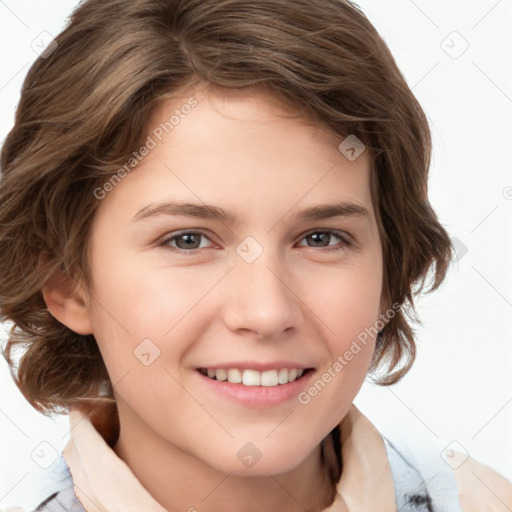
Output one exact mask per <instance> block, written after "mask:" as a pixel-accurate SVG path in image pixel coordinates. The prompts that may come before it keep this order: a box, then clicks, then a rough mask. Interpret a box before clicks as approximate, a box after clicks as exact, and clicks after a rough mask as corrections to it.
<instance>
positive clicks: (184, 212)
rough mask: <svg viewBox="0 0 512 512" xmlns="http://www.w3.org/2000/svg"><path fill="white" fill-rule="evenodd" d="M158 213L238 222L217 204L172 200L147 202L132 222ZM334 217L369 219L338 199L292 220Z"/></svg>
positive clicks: (354, 205)
mask: <svg viewBox="0 0 512 512" xmlns="http://www.w3.org/2000/svg"><path fill="white" fill-rule="evenodd" d="M158 215H173V216H181V217H192V218H198V219H212V220H220V221H222V222H224V223H226V224H236V223H238V222H239V218H238V216H237V215H236V213H234V212H232V211H230V210H224V209H222V208H219V207H218V206H214V205H210V204H196V203H186V202H174V201H171V202H165V203H152V204H149V205H147V206H145V207H144V208H142V209H141V210H140V211H138V212H137V213H136V214H135V215H134V216H133V218H132V222H137V221H140V220H143V219H147V218H149V217H155V216H158ZM334 217H356V218H357V217H359V218H362V219H364V220H366V221H370V212H369V211H368V210H367V209H366V208H365V207H364V206H362V205H360V204H357V203H352V202H346V201H339V202H336V203H332V204H322V205H317V206H312V207H310V208H306V209H304V210H301V211H299V212H297V213H296V214H294V215H293V220H306V221H314V220H325V219H330V218H334Z"/></svg>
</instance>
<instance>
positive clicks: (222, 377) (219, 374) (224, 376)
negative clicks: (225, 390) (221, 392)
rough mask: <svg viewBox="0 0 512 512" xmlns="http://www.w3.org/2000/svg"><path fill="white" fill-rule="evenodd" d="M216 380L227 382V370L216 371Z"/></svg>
mask: <svg viewBox="0 0 512 512" xmlns="http://www.w3.org/2000/svg"><path fill="white" fill-rule="evenodd" d="M215 378H216V379H217V380H220V381H224V380H227V378H228V375H227V373H226V370H215Z"/></svg>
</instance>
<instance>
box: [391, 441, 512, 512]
mask: <svg viewBox="0 0 512 512" xmlns="http://www.w3.org/2000/svg"><path fill="white" fill-rule="evenodd" d="M383 438H384V442H385V445H386V449H387V452H388V458H389V462H390V466H391V469H392V473H393V478H394V482H395V487H396V488H395V491H396V496H397V500H398V502H400V499H403V500H405V501H404V503H406V499H407V498H408V497H410V496H411V492H410V490H411V489H413V491H414V494H413V496H414V497H416V496H419V497H422V499H424V500H425V502H426V503H427V502H428V503H429V504H431V505H432V506H433V507H432V509H433V510H450V511H459V512H488V511H493V512H510V510H512V484H511V483H510V482H509V481H508V480H507V479H506V478H505V477H503V476H502V475H500V474H499V473H498V472H496V471H495V470H493V469H491V468H489V467H488V466H485V465H484V464H481V463H480V462H478V461H476V460H475V459H473V458H471V457H469V456H468V455H467V454H465V453H461V452H457V451H452V450H450V453H449V454H447V453H445V451H444V450H441V449H437V448H438V447H437V446H434V445H423V444H422V443H407V442H405V441H404V440H403V439H402V440H396V439H395V440H394V441H393V442H391V441H389V439H388V438H386V437H383ZM413 481H415V482H416V483H415V484H414V485H413V484H412V482H413ZM427 510H428V508H427Z"/></svg>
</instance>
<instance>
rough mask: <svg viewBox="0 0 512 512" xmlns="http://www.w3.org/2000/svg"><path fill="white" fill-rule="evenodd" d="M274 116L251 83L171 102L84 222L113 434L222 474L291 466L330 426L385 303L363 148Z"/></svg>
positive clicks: (365, 360) (277, 112)
mask: <svg viewBox="0 0 512 512" xmlns="http://www.w3.org/2000/svg"><path fill="white" fill-rule="evenodd" d="M191 98H193V99H191ZM187 104H188V105H189V106H190V108H188V107H185V105H187ZM176 111H178V112H176ZM173 114H175V115H174V119H173V120H171V121H170V123H171V124H172V128H170V126H171V124H169V120H170V119H171V116H173ZM286 114H287V111H286V110H282V108H281V107H279V106H278V105H277V104H276V103H275V101H271V100H270V99H269V98H266V97H265V96H263V95H257V94H255V93H251V94H247V93H246V94H242V93H241V92H236V93H235V92H230V93H222V92H214V91H209V92H206V91H201V90H198V89H196V90H192V89H191V90H190V91H189V94H185V95H183V97H182V98H178V99H176V98H174V99H173V100H166V101H165V102H163V103H162V104H161V105H160V106H159V107H158V108H157V109H156V110H155V111H154V113H153V115H152V118H151V119H150V121H149V123H148V127H147V134H146V135H147V136H149V137H151V140H152V141H153V142H151V141H150V139H146V141H145V142H146V144H147V147H148V151H147V152H146V151H144V150H140V151H139V156H140V157H141V158H140V159H141V161H140V162H138V164H137V165H136V166H135V167H134V168H133V169H131V170H130V172H127V173H126V176H125V177H124V178H123V179H122V180H121V181H120V182H119V183H116V184H115V186H111V187H105V189H107V188H108V189H111V190H110V191H109V192H108V193H107V194H105V197H104V198H103V199H101V204H100V207H99V210H98V212H97V214H96V217H95V219H94V222H93V226H92V231H91V239H90V254H89V256H90V261H91V271H92V276H93V289H92V297H93V298H94V300H91V301H90V303H89V306H88V308H89V315H90V322H91V325H92V328H93V334H94V336H95V338H96V340H97V342H98V345H99V347H100V350H101V353H102V356H103V358H104V360H105V364H106V366H107V369H108V371H109V375H110V377H111V380H112V382H113V384H114V386H115V394H116V399H117V401H118V405H119V411H120V419H121V428H122V429H123V425H125V426H126V425H128V423H129V422H131V423H133V424H135V423H136V424H138V425H139V427H140V431H144V432H145V435H147V436H149V437H151V436H153V437H154V438H158V439H159V440H160V441H161V442H163V443H164V444H166V445H168V446H172V447H175V448H178V449H179V450H181V451H183V452H186V453H188V454H190V455H192V456H193V457H196V458H197V459H198V460H201V461H203V462H205V463H207V464H209V465H210V466H213V467H215V468H217V469H219V470H222V471H225V472H233V473H234V474H249V473H251V474H265V473H266V472H271V473H280V472H285V471H287V470H290V469H292V468H293V467H296V466H297V465H298V464H300V462H301V461H302V460H304V459H305V458H306V456H307V455H308V454H309V453H311V452H312V450H314V449H315V447H317V446H318V444H319V443H320V442H321V440H322V439H323V438H324V437H325V436H326V435H327V434H328V433H329V431H330V430H331V429H332V428H334V426H335V425H336V424H337V423H339V421H340V420H341V418H342V417H343V416H344V414H345V413H346V412H347V410H348V408H349V407H350V405H351V403H352V401H353V399H354V397H355V395H356V394H357V392H358V390H359V389H360V387H361V385H362V382H363V381H364V378H365V376H366V372H367V369H368V367H369V364H370V361H371V358H372V354H373V349H374V343H375V337H372V336H369V337H367V339H366V343H365V344H362V343H360V342H357V340H358V336H359V335H360V334H361V333H362V332H364V331H365V329H366V328H368V327H370V326H372V325H374V324H375V322H376V321H377V320H378V318H379V313H380V310H379V306H380V294H381V286H382V252H381V245H380V240H379V234H378V230H377V225H376V221H375V213H374V210H373V207H372V202H371V198H370V189H369V160H368V158H367V154H366V152H363V153H362V154H361V155H360V156H359V157H358V158H357V159H355V160H353V161H351V160H349V159H347V158H346V156H345V155H344V154H342V153H341V152H340V150H338V144H339V143H340V142H341V141H342V140H343V139H341V138H338V137H336V136H334V135H333V134H329V133H327V132H326V131H324V130H321V129H319V128H315V127H313V126H312V125H311V124H309V123H308V122H307V121H305V120H304V119H300V118H297V117H291V116H287V115H286ZM165 123H167V125H165ZM162 126H164V127H166V128H167V131H168V133H165V131H166V130H165V129H162ZM160 139H161V140H160ZM143 153H144V154H145V156H142V154H143ZM132 163H133V162H132ZM327 205H332V208H326V207H327ZM354 341H356V345H357V346H358V349H356V348H355V345H354ZM347 352H351V353H352V357H350V356H349V355H348V354H347ZM336 363H338V364H336ZM340 367H341V368H340ZM287 370H288V371H287ZM226 377H228V380H225V379H226ZM240 380H242V382H240ZM258 383H259V385H258ZM315 390H316V391H315ZM247 443H252V444H247ZM240 450H242V451H240ZM244 450H245V451H244ZM246 452H247V453H246ZM258 453H259V454H261V459H260V460H259V461H258V462H257V463H256V464H254V465H250V464H243V463H241V461H242V459H243V458H244V457H246V456H247V454H249V455H252V456H254V455H256V457H258V456H259V455H258ZM242 462H243V461H242Z"/></svg>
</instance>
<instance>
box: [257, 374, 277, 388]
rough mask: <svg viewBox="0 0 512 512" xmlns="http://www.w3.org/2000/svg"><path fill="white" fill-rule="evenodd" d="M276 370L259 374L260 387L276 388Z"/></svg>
mask: <svg viewBox="0 0 512 512" xmlns="http://www.w3.org/2000/svg"><path fill="white" fill-rule="evenodd" d="M278 382H279V381H278V378H277V370H268V371H266V372H261V385H262V386H277V384H278Z"/></svg>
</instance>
